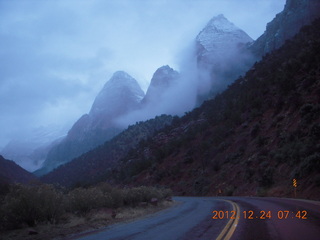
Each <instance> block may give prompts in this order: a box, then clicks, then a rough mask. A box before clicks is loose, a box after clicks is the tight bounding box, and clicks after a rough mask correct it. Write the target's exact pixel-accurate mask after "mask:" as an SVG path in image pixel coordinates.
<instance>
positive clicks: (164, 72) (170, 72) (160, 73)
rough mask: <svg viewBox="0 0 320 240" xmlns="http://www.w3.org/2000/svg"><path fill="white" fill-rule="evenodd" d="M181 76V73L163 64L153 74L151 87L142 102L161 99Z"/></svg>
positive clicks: (152, 101)
mask: <svg viewBox="0 0 320 240" xmlns="http://www.w3.org/2000/svg"><path fill="white" fill-rule="evenodd" d="M178 78H179V73H178V72H177V71H175V70H174V69H172V68H171V67H169V66H168V65H166V66H162V67H160V68H158V69H157V71H156V72H155V73H154V74H153V77H152V79H151V82H150V85H149V88H148V90H147V93H146V95H145V97H144V98H143V100H142V104H146V103H155V102H156V101H159V99H160V98H161V96H162V95H163V93H164V92H165V91H166V90H167V89H168V88H169V87H170V86H172V84H173V83H174V82H175V81H177V80H178Z"/></svg>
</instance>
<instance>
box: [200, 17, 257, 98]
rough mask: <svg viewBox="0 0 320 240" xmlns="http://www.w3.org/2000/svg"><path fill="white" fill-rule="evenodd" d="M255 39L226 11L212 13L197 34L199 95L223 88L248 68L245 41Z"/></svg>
mask: <svg viewBox="0 0 320 240" xmlns="http://www.w3.org/2000/svg"><path fill="white" fill-rule="evenodd" d="M251 42H253V40H252V38H251V37H249V35H248V34H247V33H245V32H244V31H243V30H241V29H240V28H238V27H237V26H235V25H234V24H233V23H231V22H229V21H228V19H226V18H225V17H224V15H222V14H220V15H218V16H216V17H213V18H212V19H211V20H210V21H209V22H208V24H207V25H206V26H205V28H204V29H203V30H202V31H201V32H200V33H199V34H198V36H197V37H196V57H197V65H198V71H199V89H198V91H199V95H200V96H201V95H204V98H206V96H207V94H208V93H209V90H210V89H211V90H212V91H213V92H214V93H217V92H219V91H221V90H223V89H224V88H225V87H226V86H227V85H228V84H230V83H231V82H232V81H234V80H235V79H236V78H237V77H238V76H240V75H241V74H243V73H244V72H245V71H247V70H248V68H249V67H250V66H247V64H246V62H247V58H250V55H247V52H246V51H244V50H245V46H246V44H249V43H251Z"/></svg>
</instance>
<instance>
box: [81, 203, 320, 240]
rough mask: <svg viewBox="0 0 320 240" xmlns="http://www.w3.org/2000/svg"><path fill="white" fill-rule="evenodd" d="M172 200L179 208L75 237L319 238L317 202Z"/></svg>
mask: <svg viewBox="0 0 320 240" xmlns="http://www.w3.org/2000/svg"><path fill="white" fill-rule="evenodd" d="M174 200H175V201H179V202H181V204H179V205H176V206H174V207H172V208H170V209H166V210H164V211H162V212H160V213H157V214H154V215H152V216H150V217H147V218H144V219H141V220H137V221H134V222H131V223H127V224H115V225H112V226H109V227H107V228H106V229H104V230H102V231H99V232H95V233H92V234H87V235H83V236H81V237H79V238H77V239H79V240H124V239H125V240H144V239H146V240H151V239H152V240H158V239H159V240H193V239H199V240H200V239H201V240H206V239H208V240H209V239H210V240H211V239H226V240H227V239H245V240H248V239H262V240H263V239H290V240H295V239H309V240H319V239H320V204H319V203H318V202H307V201H296V200H290V199H278V198H249V197H248V198H245V197H231V198H214V197H175V198H174ZM214 211H216V212H214ZM213 217H214V218H217V219H213ZM304 218H306V219H304Z"/></svg>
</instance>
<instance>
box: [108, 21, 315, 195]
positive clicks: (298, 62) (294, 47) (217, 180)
mask: <svg viewBox="0 0 320 240" xmlns="http://www.w3.org/2000/svg"><path fill="white" fill-rule="evenodd" d="M319 39H320V20H317V21H316V22H314V24H313V25H312V26H308V27H304V28H303V29H302V30H301V32H300V33H299V34H298V35H297V36H296V37H295V38H293V39H292V40H290V41H287V42H286V43H285V45H284V46H283V47H281V48H280V49H279V50H277V51H274V52H273V53H272V54H269V55H266V56H265V57H263V59H262V61H261V62H259V63H256V64H255V65H254V67H253V68H252V69H251V70H250V71H248V72H247V74H246V75H245V76H244V77H243V78H239V79H238V80H237V81H236V82H235V83H234V84H232V85H231V86H230V87H229V88H228V89H227V90H226V91H224V92H223V93H222V94H220V95H218V96H216V97H215V99H214V100H210V101H207V102H205V103H204V104H203V105H202V106H201V107H199V108H197V109H195V110H193V111H192V112H190V113H188V114H187V115H186V116H184V117H182V118H181V119H178V120H176V121H174V122H173V124H172V125H171V126H170V127H167V128H166V129H164V130H163V131H161V132H159V133H158V134H156V135H155V136H153V137H152V138H151V139H150V140H149V141H148V142H142V143H140V144H139V147H138V148H137V149H136V150H135V151H134V152H132V153H131V154H130V153H129V154H128V155H127V156H125V157H124V158H123V159H122V161H121V164H120V165H119V166H117V167H116V168H115V169H114V170H113V172H112V175H109V176H106V178H107V177H109V179H110V180H112V181H114V180H116V181H117V182H118V183H123V184H133V185H140V184H147V185H166V186H169V187H171V188H172V189H174V191H175V192H176V194H183V195H184V194H187V195H189V194H192V195H193V194H195V195H219V194H223V195H260V196H265V195H269V196H293V187H292V179H293V178H296V179H297V181H298V187H297V194H298V196H300V197H302V196H303V197H309V198H315V199H320V191H319V190H320V171H319V169H320V55H319V52H320V40H319Z"/></svg>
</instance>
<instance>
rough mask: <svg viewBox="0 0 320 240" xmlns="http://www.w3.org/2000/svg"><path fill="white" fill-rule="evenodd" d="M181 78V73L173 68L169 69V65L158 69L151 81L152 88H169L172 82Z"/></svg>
mask: <svg viewBox="0 0 320 240" xmlns="http://www.w3.org/2000/svg"><path fill="white" fill-rule="evenodd" d="M178 76H179V73H178V72H177V71H175V70H174V69H173V68H171V67H169V66H168V65H165V66H162V67H160V68H158V69H157V70H156V71H155V73H154V74H153V77H152V79H151V83H150V86H152V87H159V86H163V87H166V86H168V85H169V84H170V83H171V82H172V81H174V80H175V79H177V78H178Z"/></svg>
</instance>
